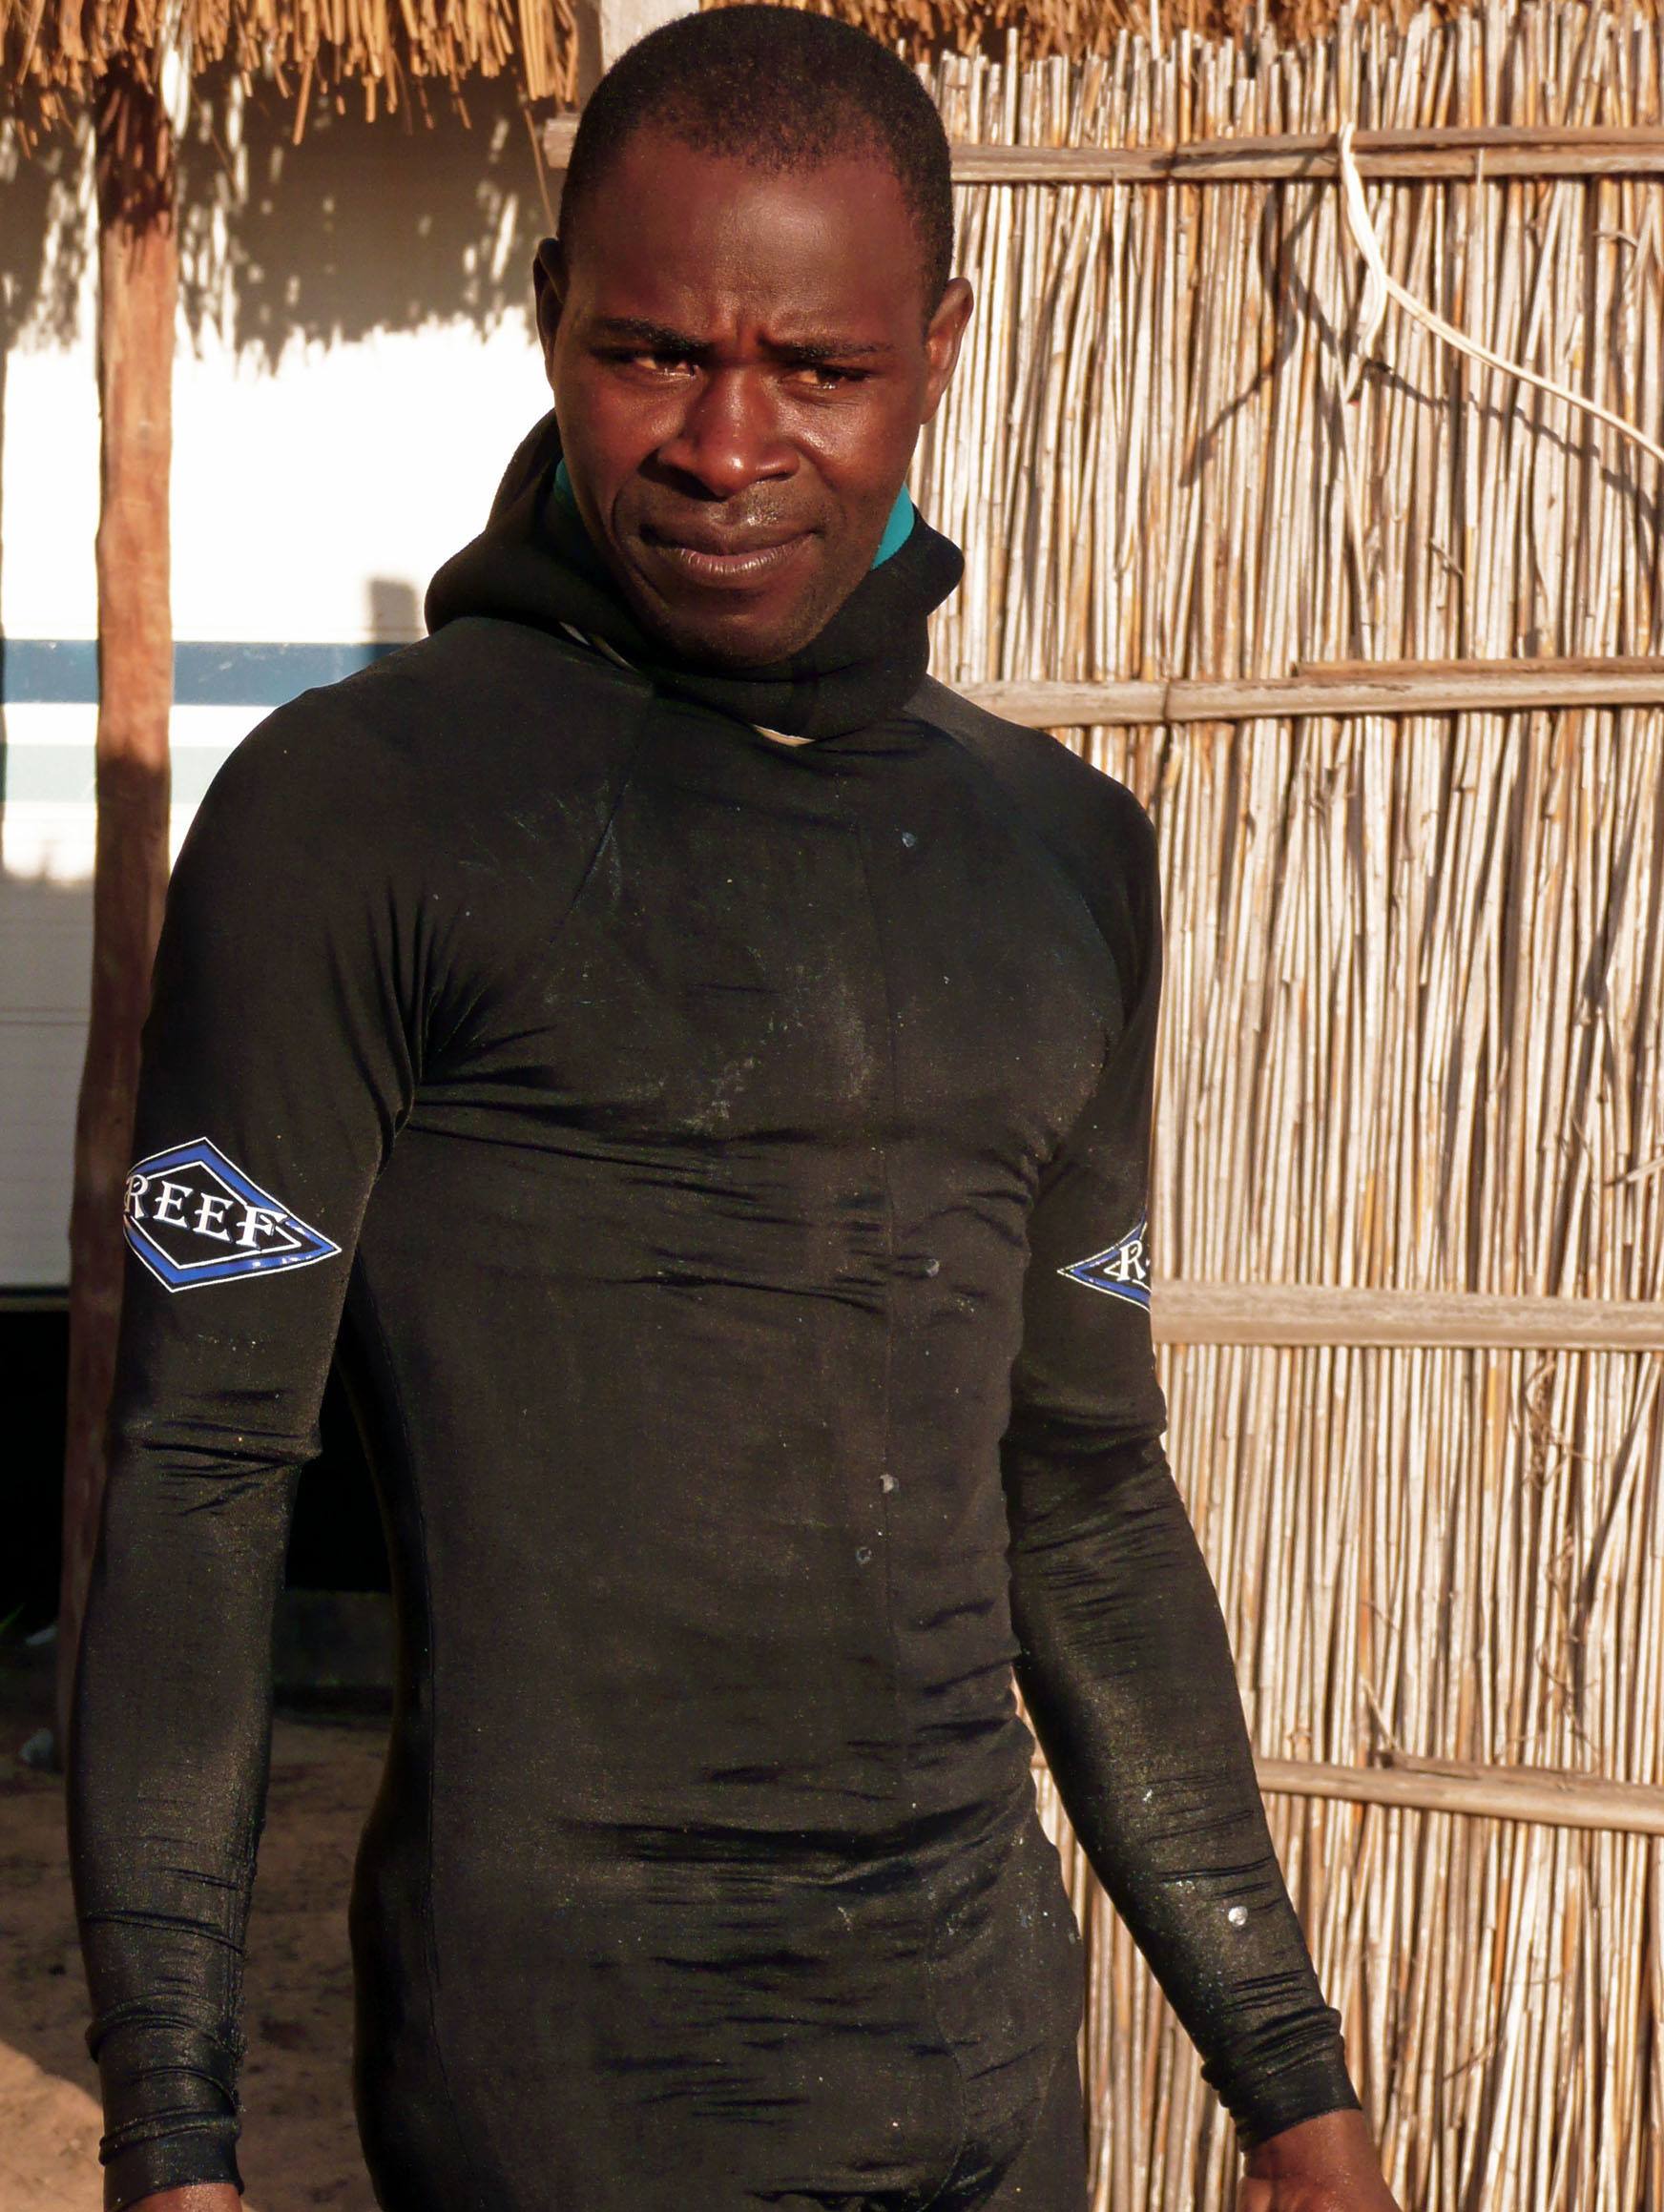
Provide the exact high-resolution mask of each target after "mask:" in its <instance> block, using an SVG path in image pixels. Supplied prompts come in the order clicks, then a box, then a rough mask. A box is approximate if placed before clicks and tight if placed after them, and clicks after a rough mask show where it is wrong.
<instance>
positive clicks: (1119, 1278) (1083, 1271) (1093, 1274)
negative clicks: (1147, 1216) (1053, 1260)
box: [1058, 1220, 1150, 1308]
mask: <svg viewBox="0 0 1664 2212" xmlns="http://www.w3.org/2000/svg"><path fill="white" fill-rule="evenodd" d="M1149 1226H1150V1225H1149V1222H1148V1221H1147V1220H1146V1221H1140V1222H1139V1224H1138V1226H1137V1228H1136V1229H1134V1230H1129V1231H1128V1233H1127V1234H1126V1235H1125V1236H1124V1237H1122V1239H1121V1241H1120V1242H1119V1244H1112V1245H1106V1246H1105V1248H1104V1250H1103V1251H1095V1252H1093V1253H1092V1257H1091V1258H1090V1259H1084V1260H1075V1261H1073V1262H1072V1263H1071V1265H1070V1266H1069V1267H1067V1268H1059V1269H1058V1273H1059V1274H1060V1275H1071V1276H1072V1277H1073V1279H1074V1280H1075V1281H1076V1282H1077V1283H1084V1284H1085V1285H1086V1287H1087V1289H1088V1290H1089V1291H1102V1292H1104V1294H1105V1296H1106V1297H1110V1298H1125V1299H1126V1301H1127V1303H1128V1305H1129V1306H1143V1307H1146V1308H1148V1306H1149V1304H1150V1253H1149V1251H1148V1249H1147V1247H1146V1245H1145V1241H1144V1240H1145V1235H1146V1232H1147V1230H1148V1229H1149Z"/></svg>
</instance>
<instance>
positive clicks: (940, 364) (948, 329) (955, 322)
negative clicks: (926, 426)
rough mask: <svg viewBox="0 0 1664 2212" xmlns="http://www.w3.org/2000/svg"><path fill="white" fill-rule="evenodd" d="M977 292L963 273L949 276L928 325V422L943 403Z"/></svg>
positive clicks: (926, 346) (926, 387) (926, 340)
mask: <svg viewBox="0 0 1664 2212" xmlns="http://www.w3.org/2000/svg"><path fill="white" fill-rule="evenodd" d="M974 298H975V295H974V294H973V293H972V291H971V289H970V286H969V284H968V283H967V280H966V279H965V278H963V277H954V278H951V279H949V280H948V285H947V289H946V292H944V293H943V295H942V298H941V300H940V302H939V304H938V306H937V309H936V312H935V314H934V315H932V316H931V318H930V320H929V322H928V323H927V324H926V329H925V360H926V374H925V413H924V417H923V420H924V421H925V422H926V423H927V422H928V421H929V420H930V418H931V416H932V415H933V414H934V413H935V412H936V410H937V408H938V407H939V406H940V405H941V403H942V395H943V393H944V392H945V391H946V389H947V380H948V378H949V377H950V376H951V375H952V374H953V364H954V362H957V361H958V359H959V344H960V341H961V339H963V338H964V336H965V326H966V324H967V322H968V321H969V320H970V310H971V306H972V304H973V301H974Z"/></svg>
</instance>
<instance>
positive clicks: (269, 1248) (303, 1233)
mask: <svg viewBox="0 0 1664 2212" xmlns="http://www.w3.org/2000/svg"><path fill="white" fill-rule="evenodd" d="M123 1213H124V1217H125V1226H126V1232H127V1241H128V1243H129V1244H130V1245H131V1246H132V1247H133V1249H134V1251H135V1252H136V1253H137V1255H138V1257H139V1259H140V1260H141V1261H142V1262H143V1264H144V1266H145V1267H147V1268H148V1269H149V1270H150V1271H151V1273H152V1274H153V1275H155V1277H156V1281H157V1282H158V1283H160V1284H162V1285H163V1286H164V1288H166V1289H167V1290H170V1291H191V1290H195V1289H196V1288H197V1287H198V1285H199V1284H202V1283H226V1282H231V1281H233V1280H234V1279H235V1278H236V1277H237V1276H239V1275H266V1274H276V1273H278V1272H280V1271H282V1270H284V1269H287V1268H309V1267H311V1266H312V1265H313V1263H314V1262H315V1261H317V1260H327V1259H333V1258H334V1257H335V1255H336V1254H337V1252H339V1251H340V1250H341V1247H340V1246H339V1245H338V1244H331V1243H330V1241H329V1239H328V1238H327V1237H326V1236H323V1235H322V1234H321V1233H320V1232H319V1230H315V1229H313V1228H312V1227H311V1225H310V1224H309V1223H307V1222H304V1221H302V1219H301V1217H300V1215H299V1214H295V1213H291V1212H290V1211H289V1209H288V1208H287V1207H286V1206H285V1205H284V1204H283V1203H282V1201H281V1199H278V1198H274V1197H273V1196H272V1194H271V1192H270V1191H269V1190H262V1189H260V1185H259V1184H258V1183H257V1182H256V1181H255V1180H254V1178H253V1176H252V1175H245V1174H244V1173H243V1171H242V1169H241V1168H239V1167H238V1165H237V1164H236V1162H235V1161H233V1160H228V1159H227V1158H226V1156H225V1154H224V1153H223V1152H222V1151H221V1150H220V1149H219V1147H218V1145H216V1144H213V1143H211V1142H210V1140H209V1139H208V1138H207V1137H197V1138H195V1139H193V1141H192V1142H191V1143H190V1144H188V1145H176V1146H174V1147H173V1148H172V1150H170V1151H166V1152H153V1153H152V1154H151V1156H150V1158H149V1159H148V1160H140V1161H139V1162H138V1164H137V1166H136V1167H135V1168H134V1169H133V1171H132V1173H131V1174H130V1175H129V1176H128V1178H127V1189H126V1194H125V1197H124V1199H123Z"/></svg>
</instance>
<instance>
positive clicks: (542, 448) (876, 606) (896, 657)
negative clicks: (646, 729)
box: [426, 413, 965, 737]
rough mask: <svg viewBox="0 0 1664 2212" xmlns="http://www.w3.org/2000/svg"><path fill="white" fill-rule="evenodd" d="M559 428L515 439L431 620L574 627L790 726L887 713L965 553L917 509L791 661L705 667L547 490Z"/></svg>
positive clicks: (839, 727) (767, 721) (692, 694)
mask: <svg viewBox="0 0 1664 2212" xmlns="http://www.w3.org/2000/svg"><path fill="white" fill-rule="evenodd" d="M559 461H560V433H559V429H558V426H557V425H556V423H555V419H554V416H553V414H552V413H551V414H548V415H545V416H544V418H543V420H542V421H541V422H540V423H538V424H536V425H535V427H534V428H533V429H532V430H531V431H530V434H529V435H528V436H527V437H526V438H525V439H524V440H522V442H521V444H520V446H519V448H518V449H517V451H516V452H515V454H514V457H513V459H512V460H511V461H510V464H509V466H508V469H507V470H506V471H505V473H504V477H503V481H502V483H501V485H500V486H498V489H497V495H496V498H495V500H494V501H493V502H492V506H491V513H490V519H489V522H488V523H487V525H486V527H485V529H484V530H483V531H482V532H481V533H480V535H479V536H478V537H477V538H475V539H474V540H473V542H472V543H471V544H470V545H468V546H465V547H464V548H463V549H462V551H461V552H460V553H457V554H455V555H453V556H452V558H451V559H450V560H448V561H447V563H446V564H445V566H444V568H443V569H440V570H439V572H438V574H437V575H436V576H435V577H434V579H433V582H432V583H431V585H429V587H428V590H427V601H426V618H427V627H428V629H429V630H430V631H437V630H440V629H442V628H443V627H444V625H445V624H446V623H447V622H455V621H456V620H458V619H459V618H460V617H461V616H464V615H469V614H476V615H478V614H484V615H492V616H495V617H496V618H497V619H499V620H501V621H507V622H523V623H527V624H530V626H531V627H532V628H534V629H539V630H552V631H565V630H567V629H572V630H576V631H581V632H582V633H583V634H584V635H585V636H586V637H590V638H594V639H598V640H600V641H602V642H603V643H605V644H607V645H609V646H611V647H612V648H613V649H614V651H615V652H617V653H619V654H621V655H622V657H623V658H624V659H625V660H627V661H629V662H630V663H631V664H632V665H633V666H634V667H635V668H638V669H639V670H640V671H641V672H642V673H643V674H644V675H648V676H651V677H652V679H653V681H654V682H655V684H656V685H657V686H658V687H659V689H660V690H662V691H666V692H671V693H676V694H678V695H679V696H681V697H683V698H689V699H695V700H697V701H698V702H699V704H700V705H702V706H708V707H715V708H717V709H718V710H719V711H720V712H722V713H730V714H734V715H737V716H738V718H739V719H740V720H742V721H746V722H752V723H757V724H759V725H760V726H761V727H762V728H764V729H768V730H779V731H782V732H784V733H786V734H788V735H791V736H794V737H835V736H840V735H842V734H843V733H844V732H845V731H849V730H859V729H862V728H864V727H865V726H866V725H867V724H869V723H872V722H876V721H880V720H883V719H884V717H885V716H886V715H889V714H893V713H896V712H897V711H898V710H899V709H900V708H901V707H902V705H903V704H904V703H905V700H906V699H908V698H909V697H910V696H911V694H912V693H913V692H914V691H915V690H916V689H917V688H918V685H919V683H920V681H921V680H922V678H923V676H924V674H925V671H926V665H927V663H928V659H929V645H928V638H927V634H926V618H927V617H928V615H929V613H930V611H931V610H932V609H933V608H935V607H938V606H940V604H941V603H942V601H943V600H944V599H946V596H947V594H948V593H949V592H950V591H951V590H952V589H954V587H955V585H957V583H958V582H959V579H960V577H961V575H962V574H963V573H964V569H965V563H964V560H963V557H962V556H961V554H960V551H959V548H958V547H957V546H954V545H951V544H950V543H949V542H948V540H947V539H946V538H945V537H943V536H942V535H941V534H940V533H939V532H938V531H936V530H933V529H932V528H931V527H930V526H929V525H928V523H926V521H925V519H924V517H923V516H922V515H915V517H914V520H913V527H912V528H911V530H910V531H909V532H908V534H907V537H906V539H905V543H904V544H903V545H902V546H901V547H900V548H899V549H898V550H897V551H896V552H894V553H892V554H891V555H890V556H889V557H888V558H887V559H886V560H884V561H883V562H882V563H881V564H880V566H878V567H877V568H875V569H871V570H870V571H869V572H868V573H867V574H866V575H865V576H864V577H863V579H862V581H861V582H860V584H858V585H857V586H856V588H855V589H854V590H853V591H852V592H851V593H850V595H849V597H848V598H847V599H846V600H845V601H844V602H843V604H842V607H840V608H839V610H837V612H836V613H835V614H834V615H833V616H832V619H831V620H830V621H829V622H828V623H827V624H826V626H825V628H824V629H823V630H822V631H820V633H819V634H818V635H817V636H815V637H813V638H811V639H810V641H809V643H808V644H807V645H806V646H804V647H802V648H801V651H798V652H795V653H793V654H792V655H791V656H790V658H789V659H786V660H781V661H775V662H770V663H768V664H766V665H761V666H759V667H757V668H748V669H711V668H700V667H697V666H695V665H693V664H691V663H689V662H687V661H683V660H681V659H679V658H678V657H676V655H675V654H674V653H673V652H672V651H671V650H670V648H669V647H667V646H666V645H665V644H664V643H663V642H662V640H660V639H658V638H655V637H654V636H653V635H652V634H651V633H650V632H649V631H646V630H644V629H643V628H642V627H641V625H640V623H639V622H638V621H637V620H636V618H635V616H634V613H633V612H632V611H631V610H630V608H629V607H628V606H627V605H626V603H625V601H624V599H623V597H622V595H621V594H620V593H619V590H618V588H617V586H616V585H615V584H614V581H613V579H612V576H611V575H610V574H609V572H608V570H607V569H606V568H605V566H604V565H603V563H602V562H601V560H600V558H599V556H598V555H597V554H596V552H595V550H594V548H593V546H592V545H591V543H590V539H589V536H588V533H587V532H586V531H585V529H584V527H583V525H582V524H581V523H580V522H579V520H578V518H577V515H576V513H575V511H574V510H573V509H572V506H570V505H569V504H568V503H567V502H566V501H564V500H562V499H561V498H559V497H558V496H557V494H556V491H555V483H554V478H555V470H556V467H557V466H558V465H559Z"/></svg>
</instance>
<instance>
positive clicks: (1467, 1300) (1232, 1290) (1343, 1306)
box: [1151, 1280, 1664, 1352]
mask: <svg viewBox="0 0 1664 2212" xmlns="http://www.w3.org/2000/svg"><path fill="white" fill-rule="evenodd" d="M1151 1321H1152V1326H1153V1329H1154V1336H1155V1340H1156V1342H1157V1343H1160V1344H1244V1345H1324V1344H1327V1345H1351V1346H1355V1347H1358V1348H1359V1349H1362V1350H1369V1349H1371V1348H1374V1349H1377V1350H1392V1349H1394V1348H1404V1349H1409V1350H1418V1349H1419V1350H1423V1351H1480V1352H1552V1351H1582V1352H1664V1305H1660V1304H1655V1303H1654V1302H1653V1301H1651V1300H1647V1299H1635V1300H1633V1302H1632V1301H1627V1300H1623V1299H1617V1298H1528V1297H1492V1296H1487V1295H1486V1294H1484V1293H1483V1292H1467V1291H1369V1290H1343V1289H1339V1288H1331V1287H1330V1286H1328V1285H1325V1284H1311V1283H1202V1282H1186V1281H1182V1280H1175V1281H1172V1282H1158V1283H1157V1284H1156V1286H1155V1289H1154V1293H1153V1295H1152V1299H1151Z"/></svg>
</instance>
